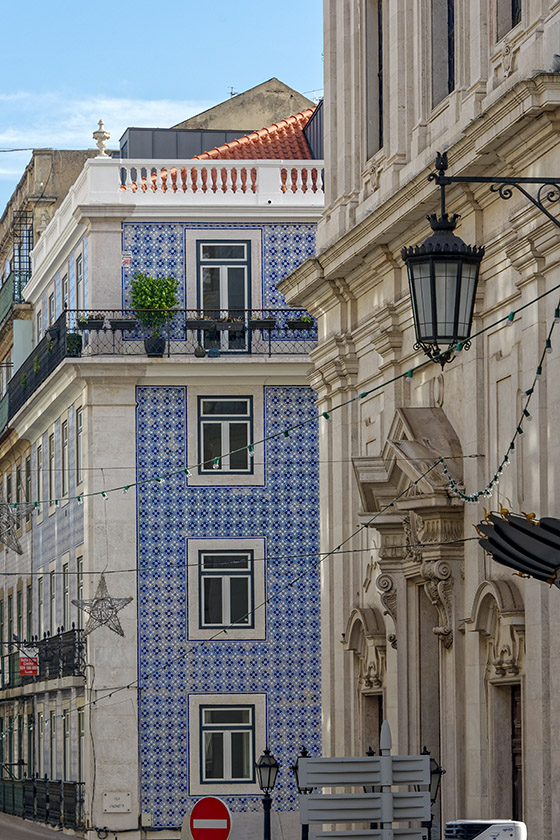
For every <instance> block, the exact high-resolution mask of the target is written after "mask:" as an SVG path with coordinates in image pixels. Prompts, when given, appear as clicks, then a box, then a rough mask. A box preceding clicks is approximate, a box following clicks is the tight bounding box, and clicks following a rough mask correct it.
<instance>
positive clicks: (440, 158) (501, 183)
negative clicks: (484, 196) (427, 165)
mask: <svg viewBox="0 0 560 840" xmlns="http://www.w3.org/2000/svg"><path fill="white" fill-rule="evenodd" d="M447 165H448V164H447V152H438V153H437V155H436V171H435V172H430V174H429V175H428V181H433V182H434V183H435V184H436V185H437V186H438V187H439V188H440V191H441V213H442V215H443V214H444V213H445V212H446V211H445V188H446V187H448V186H449V185H450V184H489V185H490V190H491V191H492V192H495V193H498V195H499V197H500V198H503V199H505V200H506V201H507V200H508V199H509V198H511V197H512V195H513V191H514V189H515V190H517V191H518V192H520V193H521V194H522V195H524V196H525V198H526V199H527V200H528V201H530V202H531V204H533V205H534V206H535V207H536V208H537V209H538V210H540V211H541V212H542V213H544V214H545V216H546V217H547V218H548V219H550V221H551V222H553V224H555V225H556V227H560V219H558V218H556V216H553V215H552V213H551V212H550V211H549V210H548V209H547V208H546V207H545V204H544V202H545V201H546V202H548V203H549V204H552V203H554V202H556V201H560V177H555V178H494V177H491V176H482V175H446V171H447ZM530 185H534V186H538V190H537V192H536V195H533V194H532V193H531V192H529V190H528V189H526V187H527V186H530Z"/></svg>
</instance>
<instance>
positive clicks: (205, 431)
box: [202, 423, 222, 470]
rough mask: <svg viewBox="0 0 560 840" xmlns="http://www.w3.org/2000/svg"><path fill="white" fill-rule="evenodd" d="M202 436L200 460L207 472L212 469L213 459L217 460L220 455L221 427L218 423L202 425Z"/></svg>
mask: <svg viewBox="0 0 560 840" xmlns="http://www.w3.org/2000/svg"><path fill="white" fill-rule="evenodd" d="M202 436H203V449H202V460H203V461H204V469H206V470H208V469H211V468H212V465H213V463H214V458H218V457H219V456H220V455H221V454H222V453H221V450H222V427H221V426H220V425H219V424H218V423H203V425H202ZM220 466H221V463H220Z"/></svg>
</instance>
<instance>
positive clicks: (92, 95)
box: [0, 0, 323, 214]
mask: <svg viewBox="0 0 560 840" xmlns="http://www.w3.org/2000/svg"><path fill="white" fill-rule="evenodd" d="M2 29H3V32H4V37H3V39H2V51H1V53H0V56H1V57H0V69H1V72H0V114H1V117H0V149H12V148H27V147H31V148H33V147H35V148H37V147H49V148H58V149H81V148H93V147H94V142H93V139H92V136H91V134H92V131H94V130H95V129H96V128H97V122H98V120H99V119H100V118H102V119H103V120H104V122H105V128H106V129H107V130H108V131H110V132H111V141H110V145H111V146H113V147H115V146H118V140H119V137H120V136H121V134H122V133H123V131H124V129H125V128H126V127H127V126H132V125H134V126H161V127H166V126H171V125H173V124H175V123H177V122H180V121H181V120H183V119H186V117H188V116H191V115H192V114H197V113H199V112H200V111H203V110H205V109H206V108H209V107H211V106H212V105H216V104H217V103H218V102H222V101H223V100H224V99H227V98H228V96H229V95H230V90H231V88H233V89H234V90H235V91H236V92H238V93H240V92H242V91H244V90H247V89H248V88H251V87H254V86H255V85H258V84H260V82H264V81H266V80H267V79H270V78H271V77H272V76H276V77H278V78H279V79H281V80H282V81H283V82H285V83H286V84H288V85H290V86H291V87H293V88H295V89H296V90H299V91H300V92H301V93H305V94H306V95H307V96H309V98H310V99H313V98H315V97H317V96H320V95H321V94H322V87H323V62H322V49H323V47H322V0H282V2H279V3H278V4H277V5H275V4H274V2H268V3H262V2H256V0H236V1H234V2H224V0H214V2H209V3H201V2H197V3H194V2H192V0H182V2H181V0H164V2H160V3H157V2H156V3H154V2H152V3H148V2H145V0H136V2H131V0H121V2H119V3H112V4H108V3H97V4H96V3H87V4H84V3H76V2H75V0H73V2H67V1H66V0H51V2H50V3H39V2H38V0H31V2H30V3H27V4H26V5H25V6H20V5H19V4H18V3H10V4H8V5H6V7H5V8H3V11H2ZM8 33H9V34H8ZM29 158H30V152H28V151H23V152H0V214H1V212H2V211H3V208H4V206H5V204H6V201H7V200H8V198H9V197H10V195H11V193H12V192H13V189H14V187H15V186H16V184H17V182H18V181H19V179H20V177H21V175H22V173H23V170H24V168H25V166H26V164H27V162H28V160H29Z"/></svg>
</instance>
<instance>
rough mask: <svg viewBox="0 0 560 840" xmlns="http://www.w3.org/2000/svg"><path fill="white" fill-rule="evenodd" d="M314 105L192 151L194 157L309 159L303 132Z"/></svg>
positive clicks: (219, 158)
mask: <svg viewBox="0 0 560 840" xmlns="http://www.w3.org/2000/svg"><path fill="white" fill-rule="evenodd" d="M314 110H315V109H314V108H308V109H307V110H306V111H302V112H301V113H299V114H295V115H294V116H293V117H288V118H287V119H285V120H281V121H280V122H278V123H275V124H274V125H270V126H268V128H261V130H260V131H253V132H252V133H251V134H246V135H245V136H244V137H239V138H238V139H237V140H232V141H231V143H225V144H224V145H223V146H218V147H217V148H215V149H211V150H210V151H209V152H203V154H201V155H195V158H196V159H197V160H311V151H310V149H309V146H308V145H307V140H306V139H305V135H304V133H303V129H304V127H305V126H306V125H307V123H308V121H309V118H310V117H311V115H312V114H313V112H314Z"/></svg>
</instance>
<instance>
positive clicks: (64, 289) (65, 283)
mask: <svg viewBox="0 0 560 840" xmlns="http://www.w3.org/2000/svg"><path fill="white" fill-rule="evenodd" d="M60 288H61V292H62V308H63V309H68V275H67V274H65V275H64V277H63V278H62V282H61V286H60Z"/></svg>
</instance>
